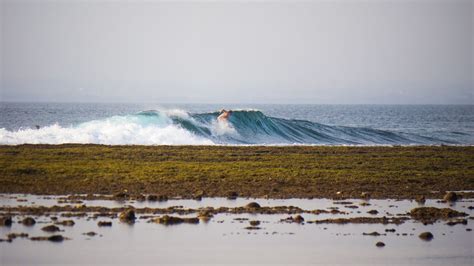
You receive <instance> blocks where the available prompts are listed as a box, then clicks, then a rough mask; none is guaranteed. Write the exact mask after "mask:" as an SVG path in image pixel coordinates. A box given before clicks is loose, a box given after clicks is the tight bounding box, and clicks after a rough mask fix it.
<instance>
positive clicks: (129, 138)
mask: <svg viewBox="0 0 474 266" xmlns="http://www.w3.org/2000/svg"><path fill="white" fill-rule="evenodd" d="M155 122H157V121H153V123H151V122H150V121H145V123H143V121H140V120H139V119H137V118H135V117H113V118H109V119H105V120H95V121H90V122H87V123H83V124H80V125H78V126H69V127H62V126H59V125H57V124H55V125H51V126H47V127H43V128H41V129H20V130H18V131H8V130H6V129H4V128H2V129H0V144H4V145H18V144H63V143H93V144H107V145H212V144H214V143H213V142H212V141H211V140H209V139H205V138H202V137H199V136H196V135H194V134H192V133H190V132H188V131H186V130H185V129H183V128H180V127H178V126H176V125H173V124H171V123H168V121H166V120H164V121H163V120H161V122H160V123H158V122H159V121H158V122H157V123H155Z"/></svg>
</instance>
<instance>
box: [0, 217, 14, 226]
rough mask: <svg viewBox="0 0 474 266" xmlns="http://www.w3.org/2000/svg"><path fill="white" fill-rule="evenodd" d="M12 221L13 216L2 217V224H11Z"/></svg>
mask: <svg viewBox="0 0 474 266" xmlns="http://www.w3.org/2000/svg"><path fill="white" fill-rule="evenodd" d="M12 222H13V221H12V217H10V216H4V217H0V226H11V225H12Z"/></svg>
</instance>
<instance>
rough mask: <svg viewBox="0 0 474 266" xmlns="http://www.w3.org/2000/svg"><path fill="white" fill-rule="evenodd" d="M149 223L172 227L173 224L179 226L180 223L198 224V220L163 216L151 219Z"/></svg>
mask: <svg viewBox="0 0 474 266" xmlns="http://www.w3.org/2000/svg"><path fill="white" fill-rule="evenodd" d="M151 222H154V223H159V224H164V225H173V224H181V223H190V224H198V223H199V218H181V217H175V216H169V215H163V216H161V217H158V218H155V219H152V220H151Z"/></svg>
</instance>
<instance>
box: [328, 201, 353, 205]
mask: <svg viewBox="0 0 474 266" xmlns="http://www.w3.org/2000/svg"><path fill="white" fill-rule="evenodd" d="M332 204H341V205H352V204H354V202H352V201H334V202H333V203H332Z"/></svg>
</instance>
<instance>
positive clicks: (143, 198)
mask: <svg viewBox="0 0 474 266" xmlns="http://www.w3.org/2000/svg"><path fill="white" fill-rule="evenodd" d="M135 200H136V201H139V202H142V201H145V200H146V197H145V195H143V194H139V195H136V196H135Z"/></svg>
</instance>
